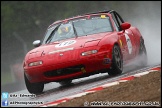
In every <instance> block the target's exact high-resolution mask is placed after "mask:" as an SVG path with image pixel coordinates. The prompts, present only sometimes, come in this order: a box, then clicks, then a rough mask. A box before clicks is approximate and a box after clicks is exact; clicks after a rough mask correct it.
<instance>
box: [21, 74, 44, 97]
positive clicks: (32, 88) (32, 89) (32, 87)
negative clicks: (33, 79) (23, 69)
mask: <svg viewBox="0 0 162 108" xmlns="http://www.w3.org/2000/svg"><path fill="white" fill-rule="evenodd" d="M24 79H25V84H26V88H27V89H28V91H29V93H33V94H40V93H42V92H43V89H44V84H43V83H30V82H29V80H28V79H27V77H26V75H25V74H24Z"/></svg>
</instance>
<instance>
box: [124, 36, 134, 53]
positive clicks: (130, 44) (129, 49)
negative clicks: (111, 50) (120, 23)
mask: <svg viewBox="0 0 162 108" xmlns="http://www.w3.org/2000/svg"><path fill="white" fill-rule="evenodd" d="M125 38H126V42H127V46H128V52H129V54H131V53H132V43H131V40H130V38H129V36H128V34H126V33H125Z"/></svg>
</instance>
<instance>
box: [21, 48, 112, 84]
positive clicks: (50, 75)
mask: <svg viewBox="0 0 162 108" xmlns="http://www.w3.org/2000/svg"><path fill="white" fill-rule="evenodd" d="M105 58H106V59H109V60H110V62H109V63H105V62H104V60H105ZM110 66H111V54H110V53H109V52H107V51H104V52H98V53H96V54H94V55H88V56H85V57H81V58H80V59H78V60H73V61H68V62H64V63H58V64H55V65H49V66H39V67H33V68H25V69H24V71H25V74H26V76H27V78H28V79H29V81H30V82H32V83H34V82H53V81H61V80H64V79H68V78H70V79H73V78H75V77H78V76H81V75H83V74H86V73H90V72H94V71H96V70H101V69H106V68H109V67H110ZM69 68H73V69H72V71H68V69H69ZM74 68H75V69H74Z"/></svg>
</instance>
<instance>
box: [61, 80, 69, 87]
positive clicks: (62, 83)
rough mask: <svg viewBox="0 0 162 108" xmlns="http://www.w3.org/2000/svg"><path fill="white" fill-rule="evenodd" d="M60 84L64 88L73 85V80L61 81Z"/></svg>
mask: <svg viewBox="0 0 162 108" xmlns="http://www.w3.org/2000/svg"><path fill="white" fill-rule="evenodd" d="M59 83H60V85H62V86H66V85H70V84H71V83H72V80H65V81H60V82H59Z"/></svg>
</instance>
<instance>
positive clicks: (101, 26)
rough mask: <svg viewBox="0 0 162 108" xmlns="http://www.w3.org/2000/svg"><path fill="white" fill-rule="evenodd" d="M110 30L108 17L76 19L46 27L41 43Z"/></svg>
mask: <svg viewBox="0 0 162 108" xmlns="http://www.w3.org/2000/svg"><path fill="white" fill-rule="evenodd" d="M110 31H112V26H111V24H110V20H109V17H106V18H101V17H93V18H91V19H77V20H73V21H69V22H68V23H66V24H64V23H62V24H59V25H55V26H54V27H52V28H50V29H48V30H47V33H46V36H45V38H44V41H43V44H46V43H51V42H56V41H60V40H64V39H69V38H75V37H76V38H77V37H81V36H87V35H91V34H97V33H103V32H110Z"/></svg>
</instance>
